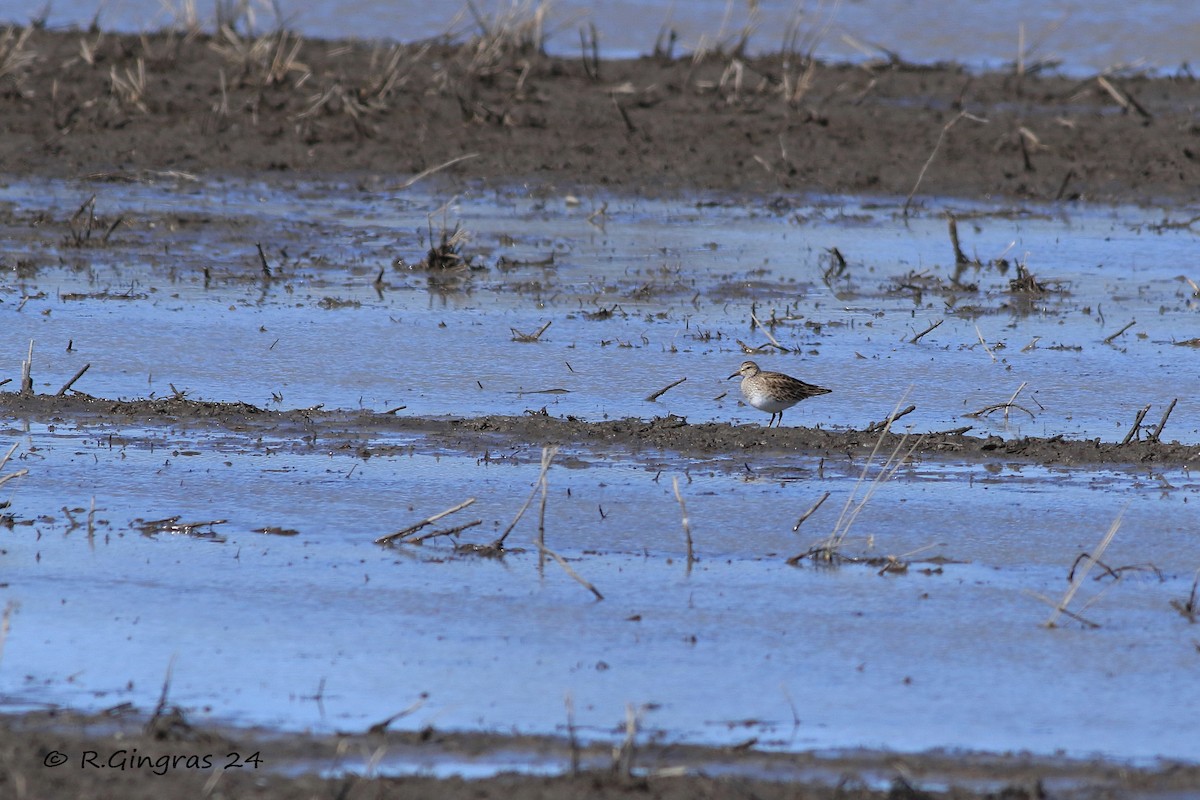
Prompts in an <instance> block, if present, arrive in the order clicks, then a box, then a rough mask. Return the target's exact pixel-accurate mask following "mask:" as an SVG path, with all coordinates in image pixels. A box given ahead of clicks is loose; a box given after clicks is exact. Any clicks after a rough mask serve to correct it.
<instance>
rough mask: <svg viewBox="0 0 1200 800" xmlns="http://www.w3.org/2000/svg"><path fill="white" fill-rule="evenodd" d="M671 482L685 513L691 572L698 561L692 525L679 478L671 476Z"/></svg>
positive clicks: (688, 563)
mask: <svg viewBox="0 0 1200 800" xmlns="http://www.w3.org/2000/svg"><path fill="white" fill-rule="evenodd" d="M671 484H672V486H674V487H675V499H676V500H678V501H679V512H680V514H682V515H683V535H684V536H685V537H686V538H687V568H688V572H691V571H692V564H694V563H695V562H696V552H695V550H694V549H693V548H692V526H691V524H690V523H689V522H688V513H687V505H685V504H684V502H683V495H682V494H680V493H679V478H671Z"/></svg>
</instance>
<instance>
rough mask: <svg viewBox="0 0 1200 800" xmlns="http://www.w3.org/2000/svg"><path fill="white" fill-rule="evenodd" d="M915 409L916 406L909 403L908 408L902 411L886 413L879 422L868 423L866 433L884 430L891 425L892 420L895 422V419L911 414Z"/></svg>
mask: <svg viewBox="0 0 1200 800" xmlns="http://www.w3.org/2000/svg"><path fill="white" fill-rule="evenodd" d="M916 410H917V407H916V406H915V405H910V406H909V407H908V408H906V409H904V410H903V411H893V412H892V413H891V414H888V415H887V416H886V417H885V418H883V419H881V420H880V421H879V422H872V423H871V424H870V425H868V426H867V430H866V433H875V431H886V430H888V429H890V428H891V427H892V423H893V422H895V421H896V420H898V419H900V418H901V417H903V416H905V415H906V414H911V413H912V412H914V411H916Z"/></svg>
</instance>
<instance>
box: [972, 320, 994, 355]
mask: <svg viewBox="0 0 1200 800" xmlns="http://www.w3.org/2000/svg"><path fill="white" fill-rule="evenodd" d="M975 335H976V336H978V337H979V343H980V344H981V345H983V352H985V353H987V354H988V358H990V359H992V363H993V364H995V363H996V354H995V353H993V352H992V348H990V347H988V345H987V340H986V339H984V338H983V331H981V330H979V326H978V325H976V326H975Z"/></svg>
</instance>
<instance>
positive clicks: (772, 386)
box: [729, 361, 832, 428]
mask: <svg viewBox="0 0 1200 800" xmlns="http://www.w3.org/2000/svg"><path fill="white" fill-rule="evenodd" d="M739 375H741V376H742V394H743V395H745V397H746V402H747V403H749V404H750V405H752V406H754V407H755V408H757V409H758V410H759V411H769V412H770V413H771V420H770V422H768V423H767V427H768V428H769V427H771V423H772V422H774V421H775V418H776V417H779V424H780V425H782V424H783V412H784V411H785V410H786V409H789V408H791V407H792V406H794V405H796V403H799V402H800V401H801V400H807V399H808V398H810V397H816V396H817V395H819V394H829V393H830V392H831V391H832V390H831V389H823V388H821V387H820V386H813V385H812V384H811V383H805V382H804V381H802V380H799V379H797V378H793V377H792V376H791V375H784V374H783V373H782V372H764V371H762V370H761V369H759V368H758V364H755V363H754V362H753V361H743V362H742V365H741V366H740V367H738V371H737V372H735V373H733V374H732V375H730V376H729V377H730V378H736V377H738V376H739ZM776 427H779V425H776Z"/></svg>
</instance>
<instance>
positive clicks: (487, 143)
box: [0, 30, 1200, 202]
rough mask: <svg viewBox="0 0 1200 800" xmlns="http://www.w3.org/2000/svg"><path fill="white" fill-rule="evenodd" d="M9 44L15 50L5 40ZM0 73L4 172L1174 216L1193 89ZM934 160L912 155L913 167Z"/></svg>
mask: <svg viewBox="0 0 1200 800" xmlns="http://www.w3.org/2000/svg"><path fill="white" fill-rule="evenodd" d="M15 36H19V34H15ZM11 47H12V49H13V53H14V54H15V56H14V57H13V58H12V59H11V61H12V63H13V64H14V68H12V69H11V70H9V74H7V75H6V76H5V77H3V78H2V79H0V89H2V91H0V119H3V123H2V125H3V132H4V135H3V136H2V137H0V163H3V165H4V170H5V171H7V172H9V173H12V174H21V175H30V174H46V175H54V176H65V177H82V176H86V175H105V176H110V177H112V178H113V179H116V180H129V179H134V178H136V177H137V176H138V175H139V174H141V173H143V172H145V171H181V172H191V173H218V174H235V175H246V174H251V175H258V174H264V173H273V174H298V175H312V174H319V175H324V176H328V175H330V174H358V175H360V176H362V179H363V180H365V181H367V182H368V185H370V184H371V183H372V182H376V181H377V182H378V183H379V185H383V186H395V185H400V184H401V183H402V182H403V181H404V180H405V179H406V178H407V177H408V176H410V175H414V174H418V173H422V172H424V171H426V170H437V169H439V168H441V167H443V166H445V165H446V164H447V163H448V162H451V161H453V160H455V159H462V160H460V161H457V162H456V163H454V164H453V165H452V166H449V167H445V168H444V169H441V171H440V173H439V174H440V175H441V177H443V178H449V179H451V180H452V181H455V182H472V181H480V180H482V181H487V182H501V183H511V182H514V181H527V180H533V181H536V182H538V183H541V184H545V185H550V186H553V187H555V188H556V189H571V188H583V189H586V188H588V187H605V188H611V189H617V190H621V191H629V192H638V193H643V194H662V193H664V192H667V193H670V192H680V191H696V190H706V191H707V190H715V191H722V192H746V193H757V194H763V193H767V194H770V193H774V192H837V193H859V194H861V193H866V194H877V195H892V196H896V195H899V196H905V195H907V194H908V193H909V192H910V191H913V190H914V188H915V187H916V184H917V181H918V176H922V170H923V169H924V167H925V166H926V162H927V160H928V161H929V164H928V169H927V170H925V171H924V174H923V176H922V177H921V180H920V186H919V191H918V196H921V195H954V196H960V197H973V198H990V197H1006V198H1014V199H1033V200H1049V201H1052V200H1090V201H1152V200H1164V201H1182V202H1188V201H1193V200H1195V199H1196V198H1197V190H1196V188H1195V187H1196V186H1197V182H1198V179H1200V162H1198V160H1200V127H1198V126H1197V125H1196V124H1195V121H1194V119H1193V114H1192V104H1193V99H1194V94H1195V80H1194V79H1193V78H1192V77H1191V75H1190V74H1189V75H1181V76H1178V77H1175V78H1157V79H1151V78H1146V77H1143V76H1139V75H1109V76H1106V77H1103V78H1101V77H1097V78H1092V79H1087V80H1077V79H1068V78H1062V77H1055V76H1054V75H1050V74H1045V75H1043V74H1024V75H1017V74H1013V73H996V74H985V75H971V74H968V73H966V72H965V71H964V70H962V69H960V68H958V67H955V66H953V65H948V66H937V67H931V68H929V67H916V66H911V65H907V64H904V63H900V62H895V61H893V62H888V63H868V64H863V65H861V66H836V65H827V64H819V63H814V64H807V63H804V62H803V60H802V59H796V58H792V59H786V58H781V57H762V58H738V57H734V56H731V55H722V54H717V53H713V54H709V55H707V56H706V57H704V58H700V59H693V58H691V57H682V58H666V57H660V58H643V59H639V60H633V61H604V62H600V63H597V64H585V63H583V62H582V61H581V60H580V59H561V58H550V57H546V56H542V55H540V54H538V53H537V52H536V51H534V50H532V49H530V48H528V47H525V46H523V45H522V39H521V33H520V31H510V32H507V34H504V35H500V36H496V37H494V38H492V39H489V40H486V41H484V40H478V41H473V42H470V43H466V44H463V45H453V46H445V45H440V44H409V45H405V46H401V47H384V46H372V45H370V44H364V43H359V42H325V41H300V40H299V39H297V38H295V37H293V36H288V35H286V34H285V35H283V36H282V37H281V36H278V35H277V36H273V37H266V38H263V39H261V40H257V41H255V40H252V39H248V38H240V37H236V36H231V37H220V38H214V37H211V36H208V35H206V34H202V33H198V32H193V33H189V34H187V35H181V34H165V35H156V36H148V37H145V38H139V37H133V36H120V35H114V34H105V33H97V32H75V31H63V32H55V31H47V30H36V31H32V32H31V33H30V35H29V36H28V37H27V38H20V39H19V41H18V42H17V43H16V44H14V45H11ZM935 150H936V156H935V157H933V158H932V159H931V160H930V156H931V155H932V154H934V153H935Z"/></svg>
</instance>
